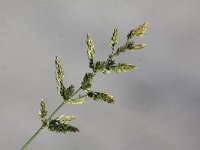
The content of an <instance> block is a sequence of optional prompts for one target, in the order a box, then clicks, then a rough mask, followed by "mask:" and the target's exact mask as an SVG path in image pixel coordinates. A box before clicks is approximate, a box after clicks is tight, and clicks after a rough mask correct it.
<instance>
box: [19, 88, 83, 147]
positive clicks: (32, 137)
mask: <svg viewBox="0 0 200 150" xmlns="http://www.w3.org/2000/svg"><path fill="white" fill-rule="evenodd" d="M80 90H81V87H80V88H79V89H78V90H76V92H74V94H73V95H72V97H73V96H74V95H76V94H77V93H78V92H79V91H80ZM64 104H65V103H64V102H62V103H61V104H60V105H59V106H58V107H57V108H56V109H55V110H54V111H53V113H52V114H51V115H50V117H49V118H48V119H47V120H50V119H51V118H52V117H53V116H54V115H55V114H56V112H57V111H58V110H59V109H60V108H61V107H62V106H63V105H64ZM42 129H43V127H42V126H41V127H40V128H39V129H38V130H37V131H36V132H35V134H33V136H31V138H30V139H29V140H28V141H27V142H26V143H25V144H24V146H23V147H22V148H21V150H25V149H26V148H27V146H28V145H29V144H30V143H31V142H32V141H33V140H34V138H35V137H36V136H37V135H38V134H39V133H40V132H41V131H42Z"/></svg>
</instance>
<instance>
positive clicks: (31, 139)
mask: <svg viewBox="0 0 200 150" xmlns="http://www.w3.org/2000/svg"><path fill="white" fill-rule="evenodd" d="M41 131H42V127H40V128H39V129H38V130H37V131H36V132H35V134H34V135H33V136H32V137H31V138H30V139H29V140H28V142H26V143H25V144H24V146H23V147H22V148H21V150H25V148H26V147H27V146H28V145H29V144H30V143H31V142H32V141H33V139H34V138H35V137H36V136H37V135H38V134H39V133H40V132H41Z"/></svg>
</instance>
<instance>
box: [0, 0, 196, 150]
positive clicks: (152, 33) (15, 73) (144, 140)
mask: <svg viewBox="0 0 200 150" xmlns="http://www.w3.org/2000/svg"><path fill="white" fill-rule="evenodd" d="M199 9H200V2H199V1H197V0H124V1H122V0H106V1H103V0H101V1H100V0H99V1H97V0H93V1H92V0H91V1H89V0H85V1H76V0H73V1H72V0H71V1H70V0H32V1H31V0H0V119H1V121H0V149H1V150H12V149H13V150H17V149H20V147H21V146H22V145H23V144H24V143H25V142H26V140H27V139H28V138H29V137H30V136H31V135H32V134H33V133H34V132H35V131H36V130H37V129H38V128H39V127H40V120H39V118H38V110H39V104H40V100H41V99H42V98H44V99H45V100H46V103H47V108H48V111H49V112H50V113H51V112H52V111H53V110H54V109H55V107H57V106H58V105H59V104H60V103H61V98H60V97H59V96H58V95H57V94H56V82H55V79H54V57H55V56H56V55H58V56H60V58H61V60H62V63H63V65H64V69H65V83H66V85H70V84H74V85H75V86H76V87H77V88H78V87H79V86H80V83H81V81H82V78H83V76H84V74H85V72H87V71H90V70H89V68H88V60H87V55H86V44H85V42H84V41H85V38H86V33H87V32H89V33H90V34H91V36H92V38H93V41H94V43H95V48H96V55H95V58H96V59H100V60H103V59H105V58H106V56H107V54H108V53H110V51H111V49H110V47H109V41H110V37H111V34H112V32H113V28H114V26H115V25H116V24H117V25H118V26H119V35H120V39H119V40H120V42H119V44H122V43H123V42H124V41H125V38H126V35H127V33H128V32H129V31H130V30H131V29H133V28H135V27H137V26H138V25H139V24H140V23H143V22H146V21H148V22H149V23H150V28H149V31H148V33H147V34H146V36H144V37H142V38H138V39H137V42H138V43H139V42H143V43H146V44H147V47H146V48H145V49H143V50H141V51H140V52H137V53H126V54H124V55H122V56H120V57H119V58H118V59H117V61H120V62H127V63H132V64H134V65H137V66H139V69H137V70H135V71H132V72H128V73H125V74H121V75H118V74H114V73H112V74H110V75H107V76H105V75H103V74H99V75H98V76H97V77H96V79H95V80H96V82H95V84H94V88H93V89H94V90H105V91H107V92H108V93H111V94H112V95H114V96H115V98H116V103H115V104H114V105H108V104H105V103H95V102H94V101H92V100H90V99H89V100H88V101H87V102H86V103H85V104H84V105H66V106H64V107H63V108H62V110H61V111H60V112H59V113H58V114H57V115H59V114H63V113H65V114H69V115H70V114H72V115H76V117H77V120H76V121H74V122H73V123H72V124H73V125H75V126H77V127H79V129H80V130H81V132H80V133H77V134H73V133H72V134H66V135H64V134H56V133H51V132H46V131H45V132H42V133H41V134H40V135H39V136H38V137H37V138H36V139H35V140H34V142H33V143H32V144H31V145H30V146H29V148H28V149H32V150H36V149H39V150H40V149H41V150H47V149H48V150H199V149H200V99H199V98H200V93H199V90H200V84H199V82H200V80H199V79H200V59H199V57H200V51H199V41H200V28H199V27H200V14H199Z"/></svg>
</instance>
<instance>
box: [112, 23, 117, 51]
mask: <svg viewBox="0 0 200 150" xmlns="http://www.w3.org/2000/svg"><path fill="white" fill-rule="evenodd" d="M117 42H118V26H116V27H115V29H114V32H113V35H112V38H111V40H110V46H111V47H112V48H113V49H114V46H115V45H116V44H117Z"/></svg>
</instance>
